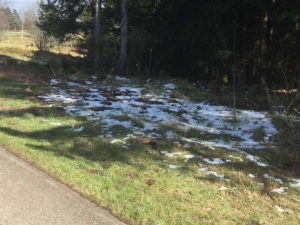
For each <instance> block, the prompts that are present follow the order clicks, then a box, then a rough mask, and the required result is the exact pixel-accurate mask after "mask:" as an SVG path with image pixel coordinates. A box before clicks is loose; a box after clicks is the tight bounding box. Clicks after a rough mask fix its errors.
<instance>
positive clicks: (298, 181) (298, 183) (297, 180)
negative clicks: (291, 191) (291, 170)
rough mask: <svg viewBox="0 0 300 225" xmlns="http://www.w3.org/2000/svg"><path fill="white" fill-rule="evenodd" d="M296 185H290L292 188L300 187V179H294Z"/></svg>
mask: <svg viewBox="0 0 300 225" xmlns="http://www.w3.org/2000/svg"><path fill="white" fill-rule="evenodd" d="M292 181H293V182H294V183H290V186H291V187H300V179H292Z"/></svg>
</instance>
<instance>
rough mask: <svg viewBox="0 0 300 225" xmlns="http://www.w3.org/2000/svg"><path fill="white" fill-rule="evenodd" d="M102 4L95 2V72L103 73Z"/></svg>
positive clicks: (99, 0)
mask: <svg viewBox="0 0 300 225" xmlns="http://www.w3.org/2000/svg"><path fill="white" fill-rule="evenodd" d="M101 4H102V0H96V2H95V57H94V66H95V72H96V73H100V72H101V63H102V62H101V61H102V60H101V55H102V51H101V48H102V46H101Z"/></svg>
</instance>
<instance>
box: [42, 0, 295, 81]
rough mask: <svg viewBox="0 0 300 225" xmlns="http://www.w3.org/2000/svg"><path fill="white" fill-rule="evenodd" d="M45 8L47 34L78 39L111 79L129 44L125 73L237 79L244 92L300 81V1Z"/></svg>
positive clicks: (59, 3)
mask: <svg viewBox="0 0 300 225" xmlns="http://www.w3.org/2000/svg"><path fill="white" fill-rule="evenodd" d="M97 5H98V8H97ZM40 7H41V10H40V14H39V26H40V27H41V28H42V29H43V31H44V32H45V33H46V34H50V35H53V36H54V37H56V38H57V39H59V40H64V39H65V38H67V37H70V36H68V35H69V34H72V35H74V34H76V35H77V36H80V38H81V39H80V42H79V43H78V44H79V46H78V47H80V48H79V49H80V50H81V52H83V53H85V55H86V59H87V60H88V61H89V62H90V63H91V64H92V63H93V60H94V57H95V56H96V57H98V58H99V60H97V61H96V64H97V65H98V66H96V68H97V69H100V71H102V72H105V73H107V72H112V71H117V69H118V68H116V66H115V65H118V62H119V61H120V57H119V46H120V43H122V39H123V41H124V42H126V43H125V45H126V46H128V47H127V50H126V48H125V54H126V62H125V63H126V66H125V67H124V68H122V71H121V72H122V73H127V74H145V73H146V74H147V73H150V74H161V75H166V74H168V75H170V76H179V77H185V78H189V79H192V80H209V81H210V80H214V81H215V82H216V83H217V84H220V83H226V82H230V80H232V75H233V73H236V81H237V83H238V84H240V85H253V84H262V85H269V86H274V85H275V86H281V85H286V82H287V81H288V82H289V84H290V85H291V87H296V84H297V82H296V81H297V80H298V81H299V80H300V78H299V74H300V68H299V60H300V54H299V52H300V51H299V50H300V49H299V48H300V45H299V40H300V30H299V26H300V2H299V1H296V0H294V1H279V0H267V1H255V0H254V1H253V0H251V1H250V0H240V1H202V0H201V1H199V0H189V1H183V0H182V1H177V0H175V1H174V0H152V1H144V0H142V1H130V0H129V1H128V2H127V0H124V1H121V4H120V1H115V0H103V1H86V0H76V1H65V0H47V1H44V2H42V3H41V4H40ZM121 8H123V10H122V13H120V12H121ZM127 9H128V10H127ZM121 15H122V16H121ZM127 23H128V29H127ZM125 26H126V27H125ZM120 28H121V29H120ZM122 29H123V30H122ZM95 36H96V39H95V38H94V37H95ZM120 39H121V41H120ZM95 46H97V48H96V47H95ZM123 51H124V47H123ZM97 54H99V56H97ZM122 54H124V52H123V53H122ZM121 58H122V57H121ZM119 66H120V62H119ZM230 83H231V82H230ZM298 83H299V82H298Z"/></svg>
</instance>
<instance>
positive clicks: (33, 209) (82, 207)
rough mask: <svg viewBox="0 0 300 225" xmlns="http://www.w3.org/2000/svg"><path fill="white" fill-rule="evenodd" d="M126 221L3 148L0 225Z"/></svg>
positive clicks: (84, 224)
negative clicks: (120, 219)
mask: <svg viewBox="0 0 300 225" xmlns="http://www.w3.org/2000/svg"><path fill="white" fill-rule="evenodd" d="M50 224H51V225H52V224H53V225H94V224H95V225H96V224H101V225H102V224H103V225H115V224H124V223H122V222H120V221H119V220H118V219H117V218H115V217H114V216H113V215H111V214H110V213H109V212H108V211H107V210H105V209H102V208H100V207H98V206H97V205H95V204H94V203H92V202H91V201H89V200H87V199H85V198H83V197H82V196H81V195H79V194H78V193H76V192H74V191H72V190H71V189H69V188H68V187H67V186H66V185H64V184H61V183H59V182H57V181H56V180H54V179H53V178H51V177H49V176H48V175H46V174H45V173H43V172H41V171H39V170H37V169H36V168H34V167H32V166H31V165H29V164H27V163H26V162H24V161H23V160H21V159H19V158H18V157H16V156H14V155H12V154H10V153H9V152H7V151H6V150H4V149H2V148H0V225H50Z"/></svg>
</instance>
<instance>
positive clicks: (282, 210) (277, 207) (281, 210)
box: [275, 205, 292, 213]
mask: <svg viewBox="0 0 300 225" xmlns="http://www.w3.org/2000/svg"><path fill="white" fill-rule="evenodd" d="M275 208H276V209H277V211H278V212H281V213H283V212H287V213H292V211H290V210H285V209H283V208H281V207H279V206H278V205H275Z"/></svg>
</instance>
